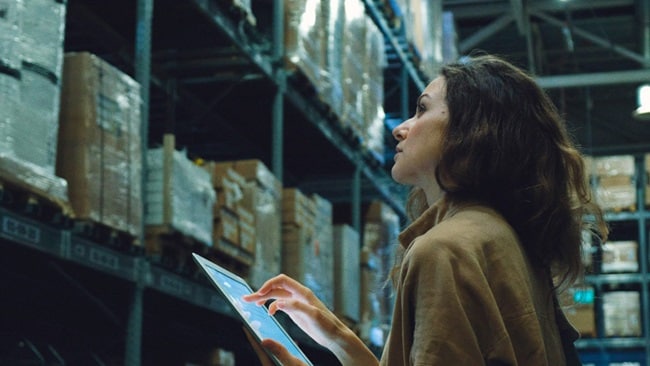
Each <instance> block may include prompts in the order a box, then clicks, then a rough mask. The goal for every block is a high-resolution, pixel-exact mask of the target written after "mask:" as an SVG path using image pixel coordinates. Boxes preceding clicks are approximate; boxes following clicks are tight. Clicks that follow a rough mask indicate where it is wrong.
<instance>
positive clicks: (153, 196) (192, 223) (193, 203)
mask: <svg viewBox="0 0 650 366" xmlns="http://www.w3.org/2000/svg"><path fill="white" fill-rule="evenodd" d="M145 184H146V186H145V192H146V193H145V194H146V197H145V224H146V225H152V226H160V225H163V226H170V227H171V228H172V229H174V230H176V231H178V232H180V233H182V234H183V235H185V236H187V237H191V238H194V239H196V240H197V241H198V242H200V243H204V244H206V245H208V246H212V229H213V219H214V214H213V210H214V205H215V202H216V193H215V190H214V188H213V187H212V181H211V177H210V174H209V173H208V172H207V171H205V170H204V169H203V168H201V167H200V166H198V165H196V164H195V163H194V162H192V161H191V160H189V158H188V157H187V154H186V153H185V152H184V151H178V150H175V148H174V143H173V137H172V136H169V135H168V136H166V138H165V146H163V147H161V148H154V149H149V150H148V151H147V174H146V183H145Z"/></svg>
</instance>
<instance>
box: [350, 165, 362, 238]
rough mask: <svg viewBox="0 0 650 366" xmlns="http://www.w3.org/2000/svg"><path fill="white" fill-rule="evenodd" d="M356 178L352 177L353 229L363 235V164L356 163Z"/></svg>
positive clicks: (351, 204)
mask: <svg viewBox="0 0 650 366" xmlns="http://www.w3.org/2000/svg"><path fill="white" fill-rule="evenodd" d="M354 164H355V167H354V176H353V177H352V192H351V197H350V206H351V211H352V212H351V216H352V220H351V221H352V227H353V228H354V230H356V232H358V233H359V234H361V162H360V161H358V160H357V161H355V162H354Z"/></svg>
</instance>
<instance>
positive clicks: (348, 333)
mask: <svg viewBox="0 0 650 366" xmlns="http://www.w3.org/2000/svg"><path fill="white" fill-rule="evenodd" d="M243 300H244V301H248V302H256V303H257V304H258V305H262V304H264V303H266V301H268V300H275V301H273V302H272V303H271V305H270V306H269V313H270V314H271V315H273V314H275V313H276V312H277V311H278V310H281V311H283V312H285V313H286V314H287V315H289V317H290V318H291V320H293V322H294V323H296V325H298V326H299V327H300V328H301V329H302V330H303V331H304V332H305V333H307V334H308V335H309V336H310V337H312V338H313V339H314V340H315V341H316V342H317V343H318V344H320V345H322V346H323V347H325V348H327V349H329V350H330V351H332V353H334V355H335V356H336V357H337V358H338V359H339V361H340V362H341V364H343V365H364V366H365V365H369V366H370V365H376V364H378V361H377V358H375V356H374V355H373V354H372V352H370V350H369V349H368V347H366V345H365V344H364V343H363V342H362V341H361V340H360V339H359V338H358V337H357V336H356V334H354V332H352V330H350V328H348V327H347V326H346V325H345V324H344V323H343V322H342V321H341V320H340V319H339V318H337V317H336V315H334V313H332V312H331V311H330V310H329V309H328V308H327V306H325V304H323V303H322V302H321V301H320V300H319V299H318V298H317V297H316V296H315V295H314V293H313V292H312V291H311V290H310V289H309V288H307V287H305V286H303V285H302V284H300V283H299V282H298V281H296V280H294V279H292V278H290V277H289V276H286V275H283V274H281V275H278V276H276V277H273V278H271V279H270V280H268V281H267V282H266V283H264V284H263V285H262V287H260V289H259V290H258V291H257V292H255V293H253V294H250V295H246V296H244V297H243ZM265 342H266V340H265ZM269 345H270V346H271V349H270V350H271V352H273V349H272V347H273V345H271V344H269ZM280 347H281V346H280ZM273 353H274V354H275V352H273Z"/></svg>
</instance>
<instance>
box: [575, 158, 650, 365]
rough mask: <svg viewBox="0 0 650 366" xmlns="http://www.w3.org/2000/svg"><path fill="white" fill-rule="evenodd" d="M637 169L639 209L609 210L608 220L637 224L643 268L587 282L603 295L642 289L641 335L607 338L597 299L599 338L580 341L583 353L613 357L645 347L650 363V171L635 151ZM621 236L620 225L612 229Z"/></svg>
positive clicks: (594, 276) (590, 277)
mask: <svg viewBox="0 0 650 366" xmlns="http://www.w3.org/2000/svg"><path fill="white" fill-rule="evenodd" d="M634 156H635V170H636V178H637V179H636V193H637V194H636V197H637V205H636V206H637V210H636V211H634V212H616V213H606V214H605V220H606V221H607V222H608V223H610V224H611V225H615V224H617V223H630V224H631V225H633V226H635V227H636V234H635V235H636V237H634V238H627V237H626V239H630V240H632V239H633V240H636V241H637V242H638V244H639V251H638V258H639V271H638V272H637V273H611V274H610V273H596V274H591V275H588V276H587V278H586V282H587V283H589V284H591V285H593V286H594V288H595V290H596V296H598V294H602V292H603V290H604V289H606V288H607V287H609V286H633V287H635V288H639V292H640V302H641V303H640V313H641V319H640V320H641V332H642V334H641V337H613V338H606V337H604V336H603V334H604V327H603V321H604V314H603V309H602V302H601V301H596V307H595V310H596V324H597V333H598V335H599V337H598V338H591V339H589V338H586V339H581V340H578V341H577V342H576V346H577V348H578V349H579V351H580V352H584V353H588V352H591V353H593V352H597V353H600V354H601V355H602V356H603V358H606V357H609V356H608V353H609V352H612V351H617V352H620V351H623V352H628V351H634V350H637V351H639V350H642V351H643V353H644V355H645V360H644V361H645V365H650V272H649V258H650V257H649V256H648V255H649V252H648V251H649V250H650V243H649V242H648V234H649V230H650V211H648V209H647V208H646V204H645V197H646V191H645V188H646V186H647V184H648V183H649V182H648V181H647V179H648V173H650V172H646V171H645V164H644V159H645V156H644V155H642V154H634ZM612 234H613V235H617V233H616V228H614V229H613V231H612Z"/></svg>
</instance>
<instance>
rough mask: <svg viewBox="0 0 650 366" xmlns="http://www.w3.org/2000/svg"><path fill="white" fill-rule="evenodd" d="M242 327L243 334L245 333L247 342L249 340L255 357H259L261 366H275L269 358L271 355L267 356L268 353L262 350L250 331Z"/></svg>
mask: <svg viewBox="0 0 650 366" xmlns="http://www.w3.org/2000/svg"><path fill="white" fill-rule="evenodd" d="M243 329H244V334H246V338H247V339H248V342H250V344H251V346H252V347H253V350H254V351H255V353H256V354H257V358H259V359H260V362H261V364H262V366H275V364H274V363H273V361H272V360H271V357H269V355H268V354H266V352H264V349H263V348H262V345H260V344H259V343H258V342H257V339H255V337H253V335H252V334H251V332H250V331H249V330H248V329H247V328H246V327H244V328H243Z"/></svg>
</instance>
